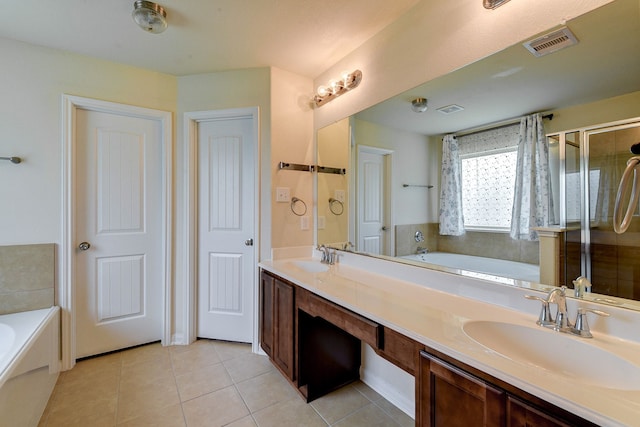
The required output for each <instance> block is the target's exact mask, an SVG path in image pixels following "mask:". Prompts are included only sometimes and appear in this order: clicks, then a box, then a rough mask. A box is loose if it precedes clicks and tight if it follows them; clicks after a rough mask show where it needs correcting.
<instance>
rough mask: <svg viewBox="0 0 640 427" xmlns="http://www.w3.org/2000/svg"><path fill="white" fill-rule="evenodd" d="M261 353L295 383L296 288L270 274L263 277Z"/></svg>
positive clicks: (261, 280)
mask: <svg viewBox="0 0 640 427" xmlns="http://www.w3.org/2000/svg"><path fill="white" fill-rule="evenodd" d="M260 300H261V301H260V302H261V304H260V306H261V312H260V335H261V343H262V349H263V350H264V351H265V353H267V354H268V355H269V357H270V358H271V360H273V361H274V363H275V364H276V365H277V367H278V368H279V369H280V370H281V371H282V373H283V374H285V375H286V376H287V378H289V380H292V381H293V380H295V373H296V371H295V288H294V286H293V285H292V284H290V283H288V282H286V281H284V280H282V279H280V278H278V277H274V276H272V275H271V274H268V273H266V272H264V271H263V272H262V273H261V274H260Z"/></svg>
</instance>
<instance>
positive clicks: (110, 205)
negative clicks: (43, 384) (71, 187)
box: [74, 109, 165, 357]
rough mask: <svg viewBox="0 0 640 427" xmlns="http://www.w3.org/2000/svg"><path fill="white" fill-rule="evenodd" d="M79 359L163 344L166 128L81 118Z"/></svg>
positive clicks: (90, 114) (87, 114)
mask: <svg viewBox="0 0 640 427" xmlns="http://www.w3.org/2000/svg"><path fill="white" fill-rule="evenodd" d="M75 123H76V138H77V144H76V150H77V152H76V159H77V160H76V180H75V181H76V197H75V199H76V212H75V215H74V218H75V232H74V236H75V239H76V243H75V244H76V254H75V255H76V256H75V268H76V274H75V290H76V292H75V295H76V307H77V311H76V356H77V357H84V356H90V355H94V354H99V353H104V352H107V351H112V350H116V349H120V348H125V347H130V346H133V345H137V344H143V343H147V342H152V341H157V340H160V339H161V337H162V332H163V330H162V327H163V319H162V315H163V285H164V284H163V275H162V272H163V271H164V268H165V266H164V256H163V253H162V250H163V245H162V236H163V232H162V229H163V227H162V215H161V212H162V211H163V209H162V141H163V135H162V132H163V130H162V126H161V124H160V123H159V122H158V121H156V120H151V119H145V118H138V117H130V116H126V115H119V114H115V113H106V112H98V111H89V110H84V109H78V110H77V114H76V122H75Z"/></svg>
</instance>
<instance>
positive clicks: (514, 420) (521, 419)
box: [507, 396, 569, 427]
mask: <svg viewBox="0 0 640 427" xmlns="http://www.w3.org/2000/svg"><path fill="white" fill-rule="evenodd" d="M507 427H569V424H566V423H564V422H562V421H560V420H558V419H556V418H554V417H552V416H551V415H549V414H545V413H544V412H541V411H539V410H538V409H536V408H534V407H533V406H531V405H529V404H528V403H526V402H523V401H521V400H519V399H515V398H514V397H512V396H509V398H508V399H507Z"/></svg>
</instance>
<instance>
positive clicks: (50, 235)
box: [0, 39, 177, 244]
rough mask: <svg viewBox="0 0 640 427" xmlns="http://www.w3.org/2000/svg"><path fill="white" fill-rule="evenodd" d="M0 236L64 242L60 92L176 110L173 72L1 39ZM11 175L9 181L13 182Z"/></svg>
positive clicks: (19, 241)
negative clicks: (11, 160) (9, 158)
mask: <svg viewBox="0 0 640 427" xmlns="http://www.w3.org/2000/svg"><path fill="white" fill-rule="evenodd" d="M0 52H2V78H1V79H0V94H1V96H0V156H19V157H23V158H24V162H23V163H21V164H19V165H14V164H11V163H9V162H6V161H4V162H0V182H1V183H2V185H0V200H2V203H1V206H2V209H0V224H1V225H0V230H2V231H1V232H0V244H25V243H42V242H55V243H60V241H61V233H62V218H61V212H62V206H61V204H62V168H61V164H62V141H61V135H62V127H61V120H62V119H61V111H62V107H61V105H62V94H70V95H78V96H82V97H87V98H97V99H102V100H106V101H113V102H118V103H122V104H131V105H138V106H142V107H147V108H154V109H159V110H165V111H173V110H174V109H175V105H176V96H177V90H176V87H177V86H176V79H175V77H172V76H168V75H164V74H159V73H155V72H151V71H146V70H142V69H138V68H133V67H128V66H124V65H119V64H114V63H111V62H107V61H101V60H97V59H92V58H89V57H86V56H81V55H74V54H70V53H66V52H62V51H58V50H53V49H47V48H40V47H35V46H32V45H29V44H25V43H19V42H15V41H11V40H6V39H0ZM9 183H11V185H9Z"/></svg>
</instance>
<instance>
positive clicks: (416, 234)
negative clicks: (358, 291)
mask: <svg viewBox="0 0 640 427" xmlns="http://www.w3.org/2000/svg"><path fill="white" fill-rule="evenodd" d="M639 14H640V10H639V5H638V2H637V0H616V1H614V2H612V3H610V4H607V5H605V6H603V7H601V8H599V9H597V10H594V11H592V12H590V13H588V14H585V15H583V16H580V17H577V18H574V19H572V20H570V21H568V22H567V23H566V25H564V26H558V27H557V28H552V29H550V30H549V31H548V32H545V33H541V35H543V34H546V33H551V32H554V31H556V30H560V29H561V28H562V27H565V26H566V27H567V28H568V29H569V30H570V31H571V33H572V34H573V35H575V37H576V39H577V41H578V43H577V44H575V45H572V46H569V47H566V48H563V49H561V50H557V51H554V52H552V53H549V54H547V55H543V56H534V55H533V54H532V53H531V52H530V51H529V50H528V49H526V48H525V47H524V45H523V43H524V42H526V41H523V43H518V44H516V45H514V46H512V47H510V48H508V49H505V50H504V51H501V52H499V53H496V54H494V55H492V56H490V57H487V58H485V59H482V60H480V61H478V62H475V63H473V64H470V65H468V66H466V67H464V68H462V69H459V70H456V71H454V72H452V73H450V74H448V75H445V76H442V77H440V78H437V79H435V80H432V81H429V82H426V83H425V84H423V85H421V86H419V87H416V88H414V89H411V90H409V91H407V92H405V93H402V94H399V95H397V96H395V97H393V98H390V99H388V100H387V101H384V102H382V103H380V104H378V105H375V106H373V107H371V108H368V109H367V110H364V111H361V112H359V113H357V114H355V115H354V116H352V117H349V118H345V119H344V120H341V121H339V122H336V123H334V124H332V125H330V126H327V127H326V128H323V129H321V130H319V132H318V135H317V142H318V164H321V165H322V164H323V163H325V162H326V163H327V166H331V165H336V167H340V168H342V167H344V168H345V169H346V174H344V175H328V174H323V173H319V174H318V185H317V188H318V195H317V200H318V205H317V208H318V212H317V230H316V231H317V234H316V235H317V243H318V244H326V245H331V246H333V247H336V248H339V249H344V248H345V247H352V248H353V250H355V251H356V252H361V253H363V254H368V255H374V256H381V257H385V258H389V257H391V258H392V259H393V260H397V261H399V262H409V263H417V264H418V265H423V266H425V267H426V268H444V269H446V270H447V271H450V272H457V273H460V274H470V275H474V274H477V275H478V276H479V277H482V278H485V279H488V280H493V281H495V282H497V283H502V284H508V285H516V286H534V287H535V286H538V285H535V283H540V284H542V285H543V286H544V285H547V286H548V285H553V286H558V285H562V284H566V285H567V286H569V287H572V283H571V282H572V279H575V278H576V277H577V276H579V275H581V274H585V275H588V276H589V277H590V278H591V280H592V282H593V285H594V287H593V292H594V293H593V294H591V295H589V296H588V298H599V299H600V300H602V301H604V302H609V303H612V304H620V305H623V306H629V307H633V306H638V307H640V305H638V304H637V303H634V302H633V301H632V300H640V280H639V279H637V277H640V268H639V267H635V266H630V265H629V262H628V261H629V260H631V263H633V262H634V261H633V260H636V261H637V259H639V257H640V216H638V215H636V219H635V220H634V224H632V226H631V227H630V230H629V231H628V232H627V233H625V234H624V235H621V236H617V237H616V236H615V235H614V233H613V232H612V231H611V230H610V229H612V226H611V217H612V215H613V211H612V203H613V200H614V199H615V192H616V190H617V185H618V182H619V178H620V176H621V174H622V170H623V169H624V164H625V162H626V160H627V159H628V158H629V157H631V154H630V153H629V146H630V145H631V143H637V142H640V130H639V129H640V119H639V117H640V77H639V76H640V19H639V16H640V15H639ZM416 98H426V99H427V104H428V109H427V110H426V111H424V112H416V111H414V109H412V102H411V101H412V100H414V99H416ZM536 112H540V113H543V114H544V115H545V117H546V118H545V119H544V120H543V123H544V127H545V135H546V144H547V146H548V150H549V161H548V163H549V176H550V179H549V183H548V186H549V188H550V190H549V198H550V200H551V203H550V204H551V205H552V206H553V207H552V209H553V219H552V220H551V221H550V222H549V224H548V226H547V227H544V228H542V229H539V230H537V232H538V233H539V240H533V241H529V240H515V239H513V238H511V236H510V234H509V232H508V230H506V229H505V224H504V223H503V222H501V220H500V219H499V218H498V217H500V216H501V215H502V214H503V213H504V212H505V211H508V212H509V213H508V214H506V216H507V217H508V216H509V215H510V212H511V206H512V204H513V201H512V200H508V201H506V202H505V200H503V199H506V196H505V197H503V196H502V195H501V196H499V197H496V198H495V200H494V201H493V202H492V203H490V204H489V205H479V207H478V208H477V209H476V210H477V215H479V216H480V217H482V216H483V215H484V216H485V217H486V218H485V220H482V218H481V219H480V220H478V221H477V224H472V225H469V224H467V222H471V220H469V221H467V220H466V218H465V228H466V232H465V233H464V234H463V235H460V236H450V235H446V236H445V235H441V234H440V224H439V211H440V209H441V204H440V193H441V184H442V178H441V164H442V156H443V154H442V147H443V142H442V140H443V137H444V135H447V134H454V135H456V137H457V140H458V143H459V145H460V146H462V145H466V146H468V145H470V144H475V145H478V146H480V145H483V144H484V145H485V146H487V141H489V142H493V141H500V140H502V139H504V138H507V139H508V138H513V135H514V132H515V135H516V136H515V138H516V144H517V134H518V132H519V120H517V118H519V117H521V116H525V115H528V114H531V113H536ZM551 114H553V117H550V115H551ZM514 119H515V120H514ZM599 125H602V126H603V127H604V128H603V129H599ZM633 138H635V140H634V139H633ZM494 145H495V144H494ZM494 145H491V144H489V145H488V146H489V148H488V149H487V150H488V151H489V152H490V154H491V156H490V158H486V159H484V160H483V162H485V163H483V164H480V163H482V162H479V161H476V160H474V156H473V155H466V156H467V157H463V162H466V160H464V159H465V158H469V159H471V161H469V162H466V163H467V166H465V167H466V168H467V170H472V171H473V173H474V174H475V176H476V177H477V178H474V179H473V180H470V178H468V177H469V176H472V175H471V173H469V172H466V176H467V178H465V179H466V181H464V182H463V188H464V189H465V191H467V192H468V194H470V193H471V192H472V191H473V192H476V193H482V192H483V191H485V190H486V189H487V188H492V189H494V188H498V187H500V186H502V185H504V183H503V182H502V181H504V182H508V181H509V180H513V177H510V178H509V176H510V175H509V174H511V175H513V174H514V173H515V172H513V171H511V172H509V170H508V167H507V166H506V165H507V164H509V162H512V161H513V158H514V157H513V156H516V155H517V149H516V151H514V150H510V149H508V148H504V147H502V146H500V144H498V145H495V146H494ZM606 153H615V154H616V156H615V157H606V156H605V154H606ZM474 162H475V163H474ZM329 163H330V164H329ZM472 163H473V164H472ZM469 165H471V166H469ZM605 165H610V166H611V169H610V170H606V169H605ZM495 171H500V173H496V172H495ZM585 176H586V178H585ZM507 178H508V179H507ZM501 180H502V181H501ZM509 191H512V190H509ZM507 192H508V191H507ZM505 194H506V193H505ZM603 195H604V196H603ZM474 197H477V198H482V197H484V196H483V195H482V194H480V195H477V196H474ZM503 205H504V206H503ZM603 206H605V208H604V210H603V208H602V207H603ZM596 212H597V214H596ZM465 215H466V214H465ZM471 215H472V214H470V215H469V216H471ZM494 220H495V221H494ZM474 221H475V220H474ZM483 221H484V222H483ZM507 221H508V219H507ZM635 221H637V222H638V224H635ZM485 223H486V224H488V225H486V226H483V224H485ZM507 226H508V224H507ZM609 231H611V233H609ZM585 236H586V237H585ZM612 242H613V243H612ZM350 244H352V246H351V245H350ZM451 255H454V256H453V257H452V256H451ZM456 257H457V259H455V258H456ZM470 257H482V258H470ZM623 258H624V259H626V260H627V264H625V265H626V267H625V266H622V264H623V262H622V261H620V260H621V259H623ZM594 261H595V262H594ZM460 263H462V264H460ZM474 263H478V264H474ZM589 263H590V264H589ZM493 264H496V265H495V270H494V265H493ZM635 264H638V265H640V263H638V262H635ZM487 266H490V268H489V269H486V267H487ZM621 266H622V267H621ZM612 276H616V279H615V280H613V279H612V278H611V277H612ZM614 282H615V283H614ZM634 282H638V283H634Z"/></svg>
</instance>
